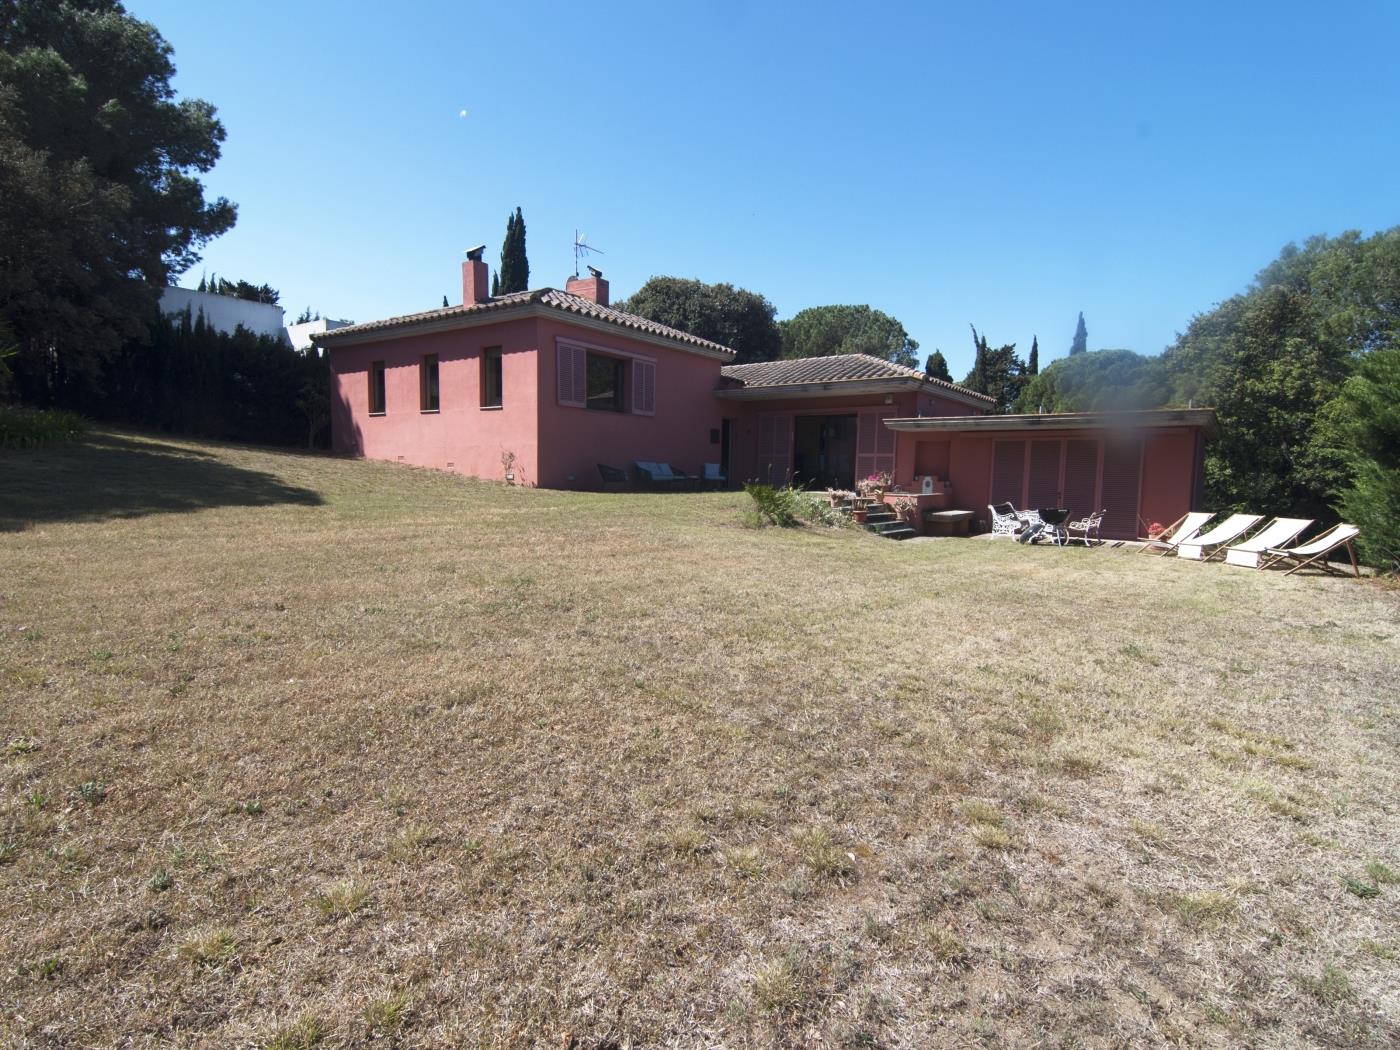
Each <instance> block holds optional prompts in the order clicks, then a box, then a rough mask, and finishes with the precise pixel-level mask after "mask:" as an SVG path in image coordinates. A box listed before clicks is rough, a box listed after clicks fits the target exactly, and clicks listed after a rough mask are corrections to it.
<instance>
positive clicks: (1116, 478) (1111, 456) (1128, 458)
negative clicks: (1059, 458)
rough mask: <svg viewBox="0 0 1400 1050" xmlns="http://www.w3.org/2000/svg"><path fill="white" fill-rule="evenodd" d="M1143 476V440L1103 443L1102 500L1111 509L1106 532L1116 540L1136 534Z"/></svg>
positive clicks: (1106, 523)
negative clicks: (1139, 494) (1139, 493)
mask: <svg viewBox="0 0 1400 1050" xmlns="http://www.w3.org/2000/svg"><path fill="white" fill-rule="evenodd" d="M1141 477H1142V442H1141V441H1106V442H1104V446H1103V495H1102V497H1101V499H1102V500H1103V505H1104V508H1105V509H1106V510H1107V511H1108V513H1107V514H1105V515H1104V519H1103V534H1104V535H1105V536H1108V537H1111V538H1112V539H1116V540H1130V539H1133V538H1134V537H1135V536H1136V535H1137V527H1138V525H1137V515H1138V490H1139V488H1140V485H1139V482H1140V481H1141Z"/></svg>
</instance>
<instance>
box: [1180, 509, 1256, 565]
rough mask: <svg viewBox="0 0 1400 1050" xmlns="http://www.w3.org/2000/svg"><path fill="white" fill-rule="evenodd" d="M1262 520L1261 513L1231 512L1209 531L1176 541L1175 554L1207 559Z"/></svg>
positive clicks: (1181, 556) (1191, 558)
mask: <svg viewBox="0 0 1400 1050" xmlns="http://www.w3.org/2000/svg"><path fill="white" fill-rule="evenodd" d="M1263 520H1264V515H1262V514H1231V515H1230V516H1229V517H1228V518H1226V519H1225V520H1224V521H1222V522H1221V523H1220V524H1219V525H1217V526H1215V528H1213V529H1211V530H1210V531H1209V532H1206V533H1202V534H1200V535H1197V536H1192V537H1191V538H1190V539H1189V540H1184V541H1182V542H1181V543H1178V544H1177V545H1176V556H1177V557H1178V558H1186V559H1187V560H1188V561H1208V560H1210V558H1211V557H1213V556H1214V554H1215V552H1216V551H1217V550H1219V549H1220V548H1221V547H1227V546H1229V545H1230V544H1232V543H1234V542H1235V541H1236V540H1237V539H1239V538H1240V537H1241V536H1243V535H1244V534H1245V533H1246V532H1248V531H1249V530H1250V529H1252V528H1254V526H1256V525H1258V524H1259V523H1260V522H1261V521H1263Z"/></svg>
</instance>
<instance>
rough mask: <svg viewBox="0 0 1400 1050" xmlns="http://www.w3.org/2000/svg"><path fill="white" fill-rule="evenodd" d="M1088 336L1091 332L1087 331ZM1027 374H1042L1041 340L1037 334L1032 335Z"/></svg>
mask: <svg viewBox="0 0 1400 1050" xmlns="http://www.w3.org/2000/svg"><path fill="white" fill-rule="evenodd" d="M1088 336H1089V333H1087V332H1085V333H1084V337H1085V338H1086V339H1087V338H1088ZM1026 374H1027V375H1033V376H1034V375H1039V374H1040V340H1039V339H1037V338H1036V337H1035V336H1031V355H1030V357H1029V359H1027V361H1026Z"/></svg>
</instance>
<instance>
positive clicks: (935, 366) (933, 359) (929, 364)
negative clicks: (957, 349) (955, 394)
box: [924, 350, 953, 383]
mask: <svg viewBox="0 0 1400 1050" xmlns="http://www.w3.org/2000/svg"><path fill="white" fill-rule="evenodd" d="M924 375H926V376H928V377H929V378H930V379H941V380H943V381H944V382H945V383H951V382H952V381H953V374H952V373H951V372H949V371H948V359H947V358H945V357H944V356H943V351H942V350H935V351H934V352H933V353H931V354H929V355H928V360H927V361H925V362H924Z"/></svg>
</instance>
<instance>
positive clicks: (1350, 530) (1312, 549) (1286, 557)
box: [1260, 524, 1361, 576]
mask: <svg viewBox="0 0 1400 1050" xmlns="http://www.w3.org/2000/svg"><path fill="white" fill-rule="evenodd" d="M1359 535H1361V530H1360V529H1358V528H1357V527H1356V526H1355V525H1346V524H1342V525H1333V526H1332V527H1331V528H1330V529H1328V530H1327V531H1326V532H1324V533H1321V534H1320V535H1318V536H1315V537H1313V538H1312V539H1310V540H1308V542H1307V543H1302V544H1299V545H1298V546H1296V547H1290V548H1288V549H1287V550H1285V549H1284V548H1282V547H1276V548H1274V549H1273V550H1267V551H1265V552H1264V556H1265V557H1266V558H1267V559H1268V560H1267V561H1265V562H1264V564H1263V565H1261V566H1260V568H1261V569H1268V568H1272V567H1273V566H1274V565H1277V564H1278V563H1279V562H1287V563H1288V564H1289V565H1291V566H1292V568H1290V569H1289V570H1288V571H1287V572H1285V573H1284V575H1285V576H1291V575H1293V573H1295V572H1297V571H1298V570H1299V569H1305V568H1307V567H1308V566H1309V565H1311V566H1312V567H1313V568H1315V569H1321V570H1322V571H1323V572H1330V573H1332V574H1334V575H1336V576H1345V575H1346V573H1345V572H1343V571H1342V570H1341V569H1337V568H1333V566H1332V564H1331V563H1330V562H1329V561H1328V560H1327V555H1329V554H1331V553H1332V552H1333V551H1334V550H1336V549H1337V548H1338V547H1345V548H1346V549H1347V554H1348V555H1349V556H1350V557H1351V571H1352V572H1353V573H1354V574H1355V575H1357V576H1360V575H1361V570H1360V569H1359V568H1358V567H1357V565H1356V548H1355V547H1353V546H1352V540H1354V539H1356V537H1357V536H1359Z"/></svg>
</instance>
